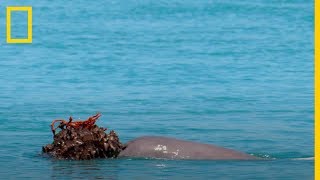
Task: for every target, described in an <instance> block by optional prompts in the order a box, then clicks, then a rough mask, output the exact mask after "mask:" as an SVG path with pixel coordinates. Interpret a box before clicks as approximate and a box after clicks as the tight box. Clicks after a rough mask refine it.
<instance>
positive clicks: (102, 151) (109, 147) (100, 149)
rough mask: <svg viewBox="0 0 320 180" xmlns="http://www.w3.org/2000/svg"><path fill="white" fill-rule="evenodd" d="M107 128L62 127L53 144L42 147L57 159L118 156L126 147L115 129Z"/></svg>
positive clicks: (43, 150) (95, 126)
mask: <svg viewBox="0 0 320 180" xmlns="http://www.w3.org/2000/svg"><path fill="white" fill-rule="evenodd" d="M105 130H106V129H105V128H102V127H98V126H97V125H94V126H93V127H92V128H90V129H88V128H73V127H68V128H66V129H62V130H61V131H60V132H59V133H58V134H56V135H54V138H53V139H54V140H53V142H52V144H48V145H46V146H43V147H42V152H43V153H46V154H48V155H50V156H52V157H54V158H57V159H72V160H88V159H94V158H116V157H117V156H118V155H119V153H120V152H121V150H122V149H123V148H124V147H123V145H122V144H121V142H120V141H119V138H118V135H117V134H116V132H115V131H113V130H112V131H110V132H109V134H107V133H106V132H105Z"/></svg>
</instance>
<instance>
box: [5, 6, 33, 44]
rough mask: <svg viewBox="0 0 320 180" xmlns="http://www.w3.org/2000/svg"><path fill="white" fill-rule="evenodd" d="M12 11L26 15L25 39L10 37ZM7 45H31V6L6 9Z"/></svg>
mask: <svg viewBox="0 0 320 180" xmlns="http://www.w3.org/2000/svg"><path fill="white" fill-rule="evenodd" d="M13 11H22V12H26V13H27V14H28V26H27V31H28V33H27V34H28V35H27V37H24V38H12V37H11V13H12V12H13ZM7 43H10V44H25V43H32V7H31V6H8V7H7Z"/></svg>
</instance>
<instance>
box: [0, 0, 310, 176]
mask: <svg viewBox="0 0 320 180" xmlns="http://www.w3.org/2000/svg"><path fill="white" fill-rule="evenodd" d="M8 5H31V6H32V7H33V43H32V44H29V45H13V44H6V37H5V14H6V11H5V10H6V9H5V7H6V6H8ZM12 18H13V20H12V21H13V22H12V23H13V25H12V33H13V36H14V37H23V36H25V35H26V27H25V26H26V22H25V19H26V15H24V13H15V14H14V15H13V16H12ZM313 21H314V17H313V1H298V0H296V1H270V0H256V1H249V0H245V1H230V0H224V1H222V0H218V1H192V0H184V1H182V0H181V1H178V0H171V1H169V0H159V1H151V0H127V1H102V0H95V1H61V0H55V1H49V0H42V1H36V0H25V1H14V0H6V1H1V3H0V63H1V65H0V72H1V73H0V102H1V103H0V176H1V178H5V179H7V178H12V179H13V178H18V177H20V178H27V177H30V178H40V177H41V178H77V177H83V178H94V177H96V178H110V179H118V178H120V179H181V178H184V179H188V178H190V179H313V172H314V170H313V168H314V160H313V159H312V157H313V156H314V151H313V146H314V138H313V136H314V132H313V113H314V110H313V45H314V42H313ZM98 111H99V112H101V113H102V114H103V116H102V117H101V120H100V121H99V122H98V125H101V126H105V127H108V128H109V129H115V130H116V132H117V133H119V135H120V139H121V141H123V142H126V141H128V140H130V139H133V138H135V137H139V136H141V135H164V136H171V137H176V138H181V139H186V140H193V141H198V142H204V143H211V144H217V145H220V146H223V147H227V148H232V149H236V150H240V151H243V152H246V153H250V154H254V155H257V156H260V157H267V158H270V159H272V160H269V161H240V162H239V161H173V160H150V159H131V160H130V159H121V160H92V161H56V160H53V159H48V158H44V157H42V156H41V155H40V154H41V146H43V145H45V144H48V143H50V142H52V134H51V132H50V129H49V124H50V123H51V121H52V120H53V119H56V118H64V119H67V118H68V117H69V116H70V115H72V116H74V117H75V118H81V119H85V118H87V117H88V116H90V115H93V114H95V113H96V112H98ZM305 158H306V159H305Z"/></svg>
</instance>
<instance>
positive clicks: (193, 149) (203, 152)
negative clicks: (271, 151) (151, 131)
mask: <svg viewBox="0 0 320 180" xmlns="http://www.w3.org/2000/svg"><path fill="white" fill-rule="evenodd" d="M119 156H120V157H144V158H165V159H203V160H205V159H208V160H227V159H230V160H231V159H233V160H250V159H258V158H256V157H254V156H251V155H249V154H245V153H242V152H239V151H234V150H231V149H227V148H223V147H218V146H214V145H209V144H202V143H197V142H191V141H185V140H178V139H174V138H168V137H159V136H143V137H139V138H137V139H134V140H132V141H129V142H128V143H127V147H126V148H125V149H124V150H123V151H122V152H121V153H120V155H119Z"/></svg>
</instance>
